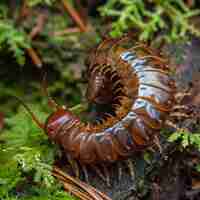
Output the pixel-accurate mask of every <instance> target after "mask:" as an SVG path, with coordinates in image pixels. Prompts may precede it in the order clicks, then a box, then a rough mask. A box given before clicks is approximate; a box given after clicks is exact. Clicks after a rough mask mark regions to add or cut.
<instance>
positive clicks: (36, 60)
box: [26, 48, 42, 68]
mask: <svg viewBox="0 0 200 200" xmlns="http://www.w3.org/2000/svg"><path fill="white" fill-rule="evenodd" d="M26 51H27V53H28V55H29V56H30V58H31V60H32V62H33V63H34V64H35V65H36V66H37V67H38V68H41V67H42V61H41V59H40V57H39V56H38V54H37V53H36V51H35V50H34V49H33V48H27V49H26Z"/></svg>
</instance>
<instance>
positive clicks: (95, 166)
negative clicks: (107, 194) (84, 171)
mask: <svg viewBox="0 0 200 200" xmlns="http://www.w3.org/2000/svg"><path fill="white" fill-rule="evenodd" d="M91 167H92V169H93V170H94V171H95V173H96V174H97V175H98V176H99V177H100V178H101V179H102V180H103V181H104V182H106V184H108V182H109V181H107V179H106V175H105V174H103V173H102V171H101V170H100V168H99V167H98V166H97V165H92V166H91ZM107 186H110V185H107Z"/></svg>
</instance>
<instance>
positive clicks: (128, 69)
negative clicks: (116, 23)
mask: <svg viewBox="0 0 200 200" xmlns="http://www.w3.org/2000/svg"><path fill="white" fill-rule="evenodd" d="M86 64H87V75H88V88H87V92H86V93H87V94H86V96H87V99H88V101H89V102H90V103H94V104H97V105H109V106H110V107H111V108H112V109H111V110H112V111H110V112H107V113H104V115H103V116H102V117H100V118H101V119H100V120H95V121H94V122H87V123H86V122H82V121H81V119H80V118H79V117H78V116H76V115H75V114H73V113H72V112H71V111H70V110H69V109H67V108H63V107H62V106H58V105H55V107H56V111H55V112H53V113H52V114H51V115H50V116H49V117H48V119H47V120H46V123H44V124H42V123H41V122H39V121H38V120H37V118H36V117H35V116H34V114H33V113H32V111H30V109H28V108H27V106H26V108H27V109H28V111H29V112H30V113H31V115H32V117H33V120H34V121H35V122H36V123H37V124H38V125H39V126H40V127H41V128H42V129H43V130H44V131H45V132H46V133H47V135H48V137H49V138H50V140H52V141H54V142H55V143H57V144H59V145H60V146H61V147H62V148H63V150H64V152H66V154H69V155H71V156H72V157H73V158H74V159H76V160H79V161H80V163H84V164H94V163H98V162H114V161H117V160H120V159H125V158H128V157H129V156H131V155H132V154H133V153H134V152H137V151H142V150H144V149H146V148H147V147H150V146H153V145H154V144H155V141H156V138H157V137H158V135H159V132H160V129H161V128H162V126H163V123H164V121H165V120H166V118H167V117H168V116H169V113H170V111H171V109H172V107H173V105H174V94H175V84H174V81H173V79H172V77H171V76H170V72H169V67H168V62H167V61H166V60H165V59H164V58H162V56H160V54H156V53H155V51H154V50H153V49H151V48H150V47H148V46H147V45H145V44H142V43H135V42H134V40H133V39H132V37H130V36H123V37H121V38H117V39H116V38H115V39H113V38H107V39H105V40H104V41H103V42H101V43H100V44H99V45H98V46H97V48H95V49H94V50H93V51H92V53H91V54H90V55H89V57H88V59H87V62H86Z"/></svg>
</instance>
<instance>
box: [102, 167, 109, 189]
mask: <svg viewBox="0 0 200 200" xmlns="http://www.w3.org/2000/svg"><path fill="white" fill-rule="evenodd" d="M102 168H103V171H104V175H105V179H106V184H107V186H111V183H110V174H109V171H108V168H107V167H106V165H104V164H103V165H102Z"/></svg>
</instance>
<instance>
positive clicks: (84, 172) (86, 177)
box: [81, 165, 89, 183]
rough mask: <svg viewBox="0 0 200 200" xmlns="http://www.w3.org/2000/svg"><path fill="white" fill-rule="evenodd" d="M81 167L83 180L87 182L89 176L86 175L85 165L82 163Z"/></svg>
mask: <svg viewBox="0 0 200 200" xmlns="http://www.w3.org/2000/svg"><path fill="white" fill-rule="evenodd" d="M81 167H82V170H83V174H84V178H85V181H86V182H87V183H89V176H88V171H87V166H86V165H82V166H81Z"/></svg>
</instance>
